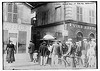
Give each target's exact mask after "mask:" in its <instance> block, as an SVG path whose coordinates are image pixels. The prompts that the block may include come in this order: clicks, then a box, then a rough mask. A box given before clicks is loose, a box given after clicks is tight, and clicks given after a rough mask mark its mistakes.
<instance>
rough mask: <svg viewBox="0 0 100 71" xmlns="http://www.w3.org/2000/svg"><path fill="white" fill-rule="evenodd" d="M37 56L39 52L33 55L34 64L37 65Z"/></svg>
mask: <svg viewBox="0 0 100 71" xmlns="http://www.w3.org/2000/svg"><path fill="white" fill-rule="evenodd" d="M37 55H38V53H37V50H35V51H34V54H33V60H34V63H36V61H37Z"/></svg>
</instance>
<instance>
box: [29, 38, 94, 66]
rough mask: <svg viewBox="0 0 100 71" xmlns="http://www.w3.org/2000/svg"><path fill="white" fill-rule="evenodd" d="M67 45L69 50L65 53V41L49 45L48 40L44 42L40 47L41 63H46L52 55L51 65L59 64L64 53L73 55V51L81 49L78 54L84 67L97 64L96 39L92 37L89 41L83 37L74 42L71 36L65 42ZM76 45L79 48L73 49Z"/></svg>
mask: <svg viewBox="0 0 100 71" xmlns="http://www.w3.org/2000/svg"><path fill="white" fill-rule="evenodd" d="M82 44H83V45H82ZM65 45H67V50H66V52H65V53H64V50H63V48H65V46H63V43H61V41H57V40H56V41H53V43H52V44H50V45H48V44H47V43H46V42H43V43H42V44H41V45H40V47H39V57H40V65H46V63H47V60H48V58H49V56H51V65H52V66H54V65H58V58H59V57H61V56H62V55H63V56H67V55H71V52H72V53H73V52H75V51H76V52H78V51H79V52H78V53H77V54H78V55H79V56H80V58H81V60H82V65H83V66H84V67H87V66H89V67H94V66H96V51H95V49H96V42H95V39H91V40H90V41H87V39H83V41H79V42H75V44H74V43H73V42H72V39H71V38H69V39H68V41H66V42H65ZM75 45H76V46H77V49H76V50H75V51H73V50H74V49H72V48H75ZM30 46H32V47H34V44H32V43H31V44H30ZM33 50H34V49H33ZM29 53H30V57H31V61H32V54H31V52H29ZM72 62H73V61H72Z"/></svg>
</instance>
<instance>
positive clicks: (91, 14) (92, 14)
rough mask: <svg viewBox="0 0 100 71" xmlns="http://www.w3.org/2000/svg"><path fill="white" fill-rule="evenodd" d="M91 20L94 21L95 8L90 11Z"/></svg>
mask: <svg viewBox="0 0 100 71" xmlns="http://www.w3.org/2000/svg"><path fill="white" fill-rule="evenodd" d="M89 22H90V23H94V11H93V10H90V11H89Z"/></svg>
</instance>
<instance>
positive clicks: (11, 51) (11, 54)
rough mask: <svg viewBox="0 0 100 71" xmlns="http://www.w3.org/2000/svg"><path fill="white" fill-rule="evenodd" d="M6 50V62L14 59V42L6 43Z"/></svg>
mask: <svg viewBox="0 0 100 71" xmlns="http://www.w3.org/2000/svg"><path fill="white" fill-rule="evenodd" d="M6 50H7V57H6V60H7V62H13V61H15V57H14V51H15V48H14V44H7V48H6Z"/></svg>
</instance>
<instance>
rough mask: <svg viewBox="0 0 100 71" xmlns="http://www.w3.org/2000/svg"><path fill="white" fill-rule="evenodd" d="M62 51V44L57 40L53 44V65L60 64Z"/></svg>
mask: <svg viewBox="0 0 100 71" xmlns="http://www.w3.org/2000/svg"><path fill="white" fill-rule="evenodd" d="M59 52H60V46H59V44H58V41H57V40H55V41H54V43H53V45H52V52H51V53H52V60H51V64H52V66H55V65H56V66H57V65H58V55H59Z"/></svg>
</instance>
